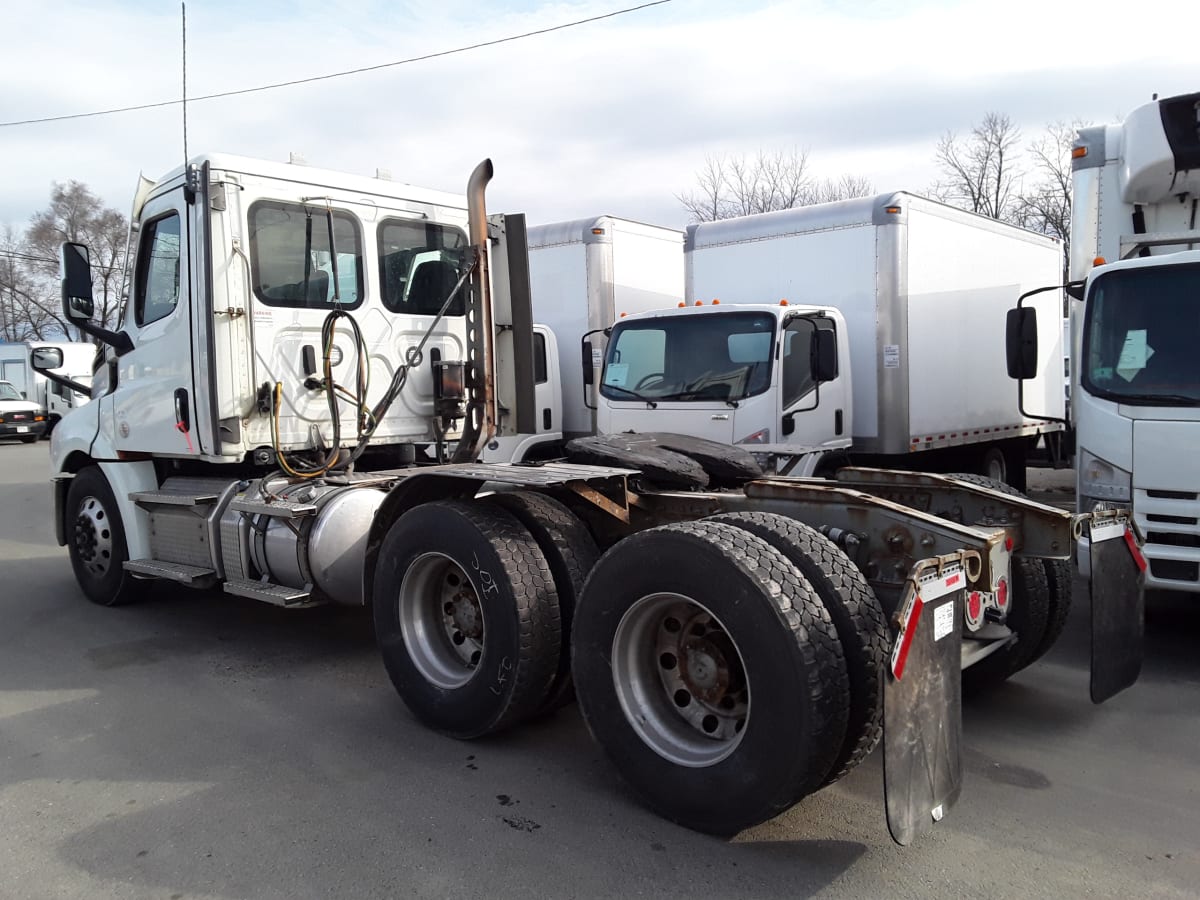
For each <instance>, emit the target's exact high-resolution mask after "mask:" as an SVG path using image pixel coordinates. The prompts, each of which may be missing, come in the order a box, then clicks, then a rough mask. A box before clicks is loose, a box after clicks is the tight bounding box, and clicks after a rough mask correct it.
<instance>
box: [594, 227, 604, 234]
mask: <svg viewBox="0 0 1200 900" xmlns="http://www.w3.org/2000/svg"><path fill="white" fill-rule="evenodd" d="M592 234H604V229H603V228H593V229H592Z"/></svg>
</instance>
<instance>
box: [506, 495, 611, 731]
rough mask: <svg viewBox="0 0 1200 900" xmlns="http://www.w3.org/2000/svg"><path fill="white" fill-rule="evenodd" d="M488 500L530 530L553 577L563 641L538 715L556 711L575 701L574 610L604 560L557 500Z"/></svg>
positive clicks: (538, 497)
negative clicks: (598, 562) (591, 577)
mask: <svg viewBox="0 0 1200 900" xmlns="http://www.w3.org/2000/svg"><path fill="white" fill-rule="evenodd" d="M490 500H491V502H493V503H495V504H496V505H498V506H500V507H503V508H504V509H506V510H508V511H509V512H510V513H512V514H513V515H514V516H515V517H516V518H517V521H519V522H520V523H521V524H522V525H524V526H525V527H526V528H528V529H529V533H530V534H531V535H533V539H534V540H535V541H537V543H538V546H539V547H540V548H541V550H542V553H543V554H545V556H546V562H547V563H548V564H549V566H550V572H551V574H552V575H553V576H554V590H555V593H557V594H558V612H559V621H560V622H561V631H562V642H561V644H560V652H559V658H558V670H557V672H556V674H555V676H554V681H553V682H552V683H551V685H550V690H549V692H548V693H547V695H546V699H545V701H543V703H542V707H541V709H540V710H539V713H549V712H553V711H554V710H556V709H559V708H561V707H563V706H566V705H567V704H568V703H570V702H571V700H572V699H574V697H575V690H574V688H573V687H572V683H571V625H572V622H573V621H574V619H575V605H576V603H577V602H578V599H579V595H580V594H582V593H583V583H584V582H585V581H586V580H587V576H588V573H589V572H591V571H592V566H594V565H595V564H596V560H597V559H599V558H600V550H599V548H597V546H596V542H595V540H593V539H592V535H591V533H590V532H589V531H588V530H587V527H586V526H585V525H584V524H583V522H581V521H580V520H579V517H578V516H576V515H575V514H574V513H573V512H571V510H569V509H567V507H566V506H565V505H563V504H562V503H560V502H559V501H557V500H555V499H554V498H553V497H548V496H546V495H545V494H535V493H533V492H531V491H513V492H512V493H500V494H495V495H494V496H492V497H491V498H490Z"/></svg>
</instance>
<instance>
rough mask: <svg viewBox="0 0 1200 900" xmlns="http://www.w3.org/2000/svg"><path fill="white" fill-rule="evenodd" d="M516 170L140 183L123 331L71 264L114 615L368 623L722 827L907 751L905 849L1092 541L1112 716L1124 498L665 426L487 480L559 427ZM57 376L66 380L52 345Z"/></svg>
mask: <svg viewBox="0 0 1200 900" xmlns="http://www.w3.org/2000/svg"><path fill="white" fill-rule="evenodd" d="M491 171H492V169H491V163H490V162H485V163H482V164H481V165H480V166H479V167H478V168H477V169H476V170H475V172H474V173H473V175H472V176H471V179H470V182H469V185H468V191H467V195H466V197H459V196H455V195H451V194H443V193H437V192H432V191H422V190H419V189H416V188H411V187H408V186H404V185H400V184H398V183H394V182H390V181H385V180H381V179H371V178H360V177H354V176H349V175H343V174H339V173H334V172H327V171H322V170H320V169H315V168H308V167H304V168H298V167H295V166H288V165H276V164H271V163H266V162H262V161H256V160H248V159H244V158H240V157H232V156H222V155H213V156H202V157H198V158H196V159H193V160H192V161H190V162H188V163H187V164H186V165H185V166H183V167H181V168H179V169H176V170H175V171H174V172H171V173H169V174H167V175H166V176H165V177H163V178H161V179H159V180H157V181H153V182H151V181H147V180H143V184H142V186H141V188H140V189H139V190H138V192H137V196H136V199H135V203H134V208H133V215H132V217H131V221H132V222H133V223H134V233H133V245H132V251H133V252H132V253H131V263H130V267H129V272H128V302H127V304H126V308H125V313H124V317H123V319H122V321H121V324H120V326H119V327H118V328H117V330H115V331H108V330H105V329H104V328H102V327H100V326H98V325H97V324H95V323H94V322H92V320H91V317H92V311H93V303H92V287H91V272H90V268H89V265H88V254H87V249H86V248H85V247H82V246H80V245H78V244H67V245H65V246H64V249H63V306H64V313H65V314H66V316H67V318H68V320H69V321H70V322H71V323H72V324H73V325H75V326H78V327H79V328H81V329H83V330H84V331H86V332H88V333H89V334H91V335H92V336H94V337H96V338H99V339H100V340H101V341H102V342H104V343H105V344H106V348H107V349H106V358H105V360H104V361H103V363H102V364H101V365H99V367H98V368H97V370H96V372H95V376H94V378H93V382H92V398H93V399H92V402H90V403H89V404H88V405H86V406H84V407H82V408H81V409H77V410H73V411H71V412H69V413H68V414H67V415H66V416H65V417H64V418H63V420H62V422H61V423H60V425H59V427H58V428H57V429H56V430H55V432H54V434H53V436H52V440H51V448H50V449H51V461H52V465H53V470H54V473H55V474H54V481H53V485H54V499H55V504H54V509H55V513H54V516H55V519H54V525H55V528H56V531H57V534H58V539H59V542H60V543H61V544H63V545H65V546H66V547H67V551H68V553H69V556H70V561H71V565H72V567H73V569H74V572H75V576H76V578H77V580H78V582H79V586H80V588H81V590H82V592H83V593H84V595H86V597H87V598H88V599H89V600H91V601H93V602H95V603H98V604H101V605H105V606H112V605H116V604H122V603H128V602H131V601H134V600H136V599H137V598H138V597H139V596H140V595H142V594H143V593H144V592H145V591H146V590H147V589H148V588H151V587H152V586H153V585H154V584H155V583H158V584H166V585H174V586H176V587H178V586H181V585H182V586H187V587H192V588H209V589H215V588H221V589H223V590H224V591H225V592H227V593H231V594H235V595H239V596H242V597H245V598H248V601H262V602H267V603H272V604H275V605H277V606H280V607H285V608H296V607H303V606H309V605H313V604H318V603H338V604H348V605H354V606H365V607H368V608H369V609H370V610H371V615H372V616H373V618H374V625H375V631H376V636H377V640H378V644H379V649H380V653H381V655H382V658H383V662H384V664H385V667H386V669H387V672H388V675H389V676H390V677H391V680H392V682H393V683H394V685H395V687H396V690H397V691H398V693H399V694H400V696H401V698H402V699H403V700H404V702H405V703H406V704H407V705H408V707H409V708H410V709H411V710H412V712H413V714H414V715H415V716H416V717H417V718H418V719H419V720H421V721H422V722H424V723H425V724H427V725H429V726H431V727H433V728H435V729H438V730H439V731H441V732H443V733H445V734H447V735H450V736H453V737H457V738H477V737H481V736H484V735H487V734H490V733H492V732H495V731H497V730H500V729H503V728H507V727H512V726H517V725H519V724H521V723H523V722H527V721H529V720H531V719H535V718H537V717H539V716H542V715H544V714H546V713H547V712H549V711H551V710H553V709H555V708H557V707H559V706H561V705H562V704H563V703H565V702H567V700H568V699H569V698H570V696H571V693H572V690H573V692H574V694H575V696H577V698H578V701H579V705H580V708H581V711H582V714H583V717H584V720H585V721H586V722H587V725H588V727H589V729H590V731H591V733H592V735H593V736H594V737H595V739H596V740H597V741H598V742H599V743H600V744H601V745H602V746H603V748H604V749H605V751H606V752H607V754H608V756H609V758H610V759H611V760H612V761H613V764H614V765H615V767H616V769H617V770H618V771H619V772H620V773H621V774H622V775H623V776H624V777H625V778H626V779H627V780H628V781H629V782H630V783H631V784H632V786H633V787H634V789H635V790H636V791H637V793H638V794H639V795H640V796H641V797H642V798H643V799H644V801H645V802H646V803H647V804H648V805H649V806H650V807H652V808H653V809H655V810H657V811H658V812H659V813H661V814H662V815H664V816H666V817H667V818H669V819H671V820H673V821H675V822H678V823H680V824H682V825H685V826H687V827H690V828H695V829H699V830H702V831H706V832H711V833H718V834H729V833H732V832H736V831H737V830H739V829H742V828H745V827H747V826H750V825H753V824H755V823H757V822H761V821H763V820H765V819H767V818H770V817H772V816H774V815H777V814H778V813H780V812H782V811H783V810H785V809H787V808H788V807H790V806H792V805H793V804H795V803H797V802H798V801H799V800H800V799H801V798H803V797H804V796H806V795H808V794H811V793H812V792H814V791H817V790H819V789H820V788H822V787H823V786H825V785H827V784H830V783H831V782H833V781H835V780H836V779H838V778H839V777H841V776H842V775H843V774H844V773H845V772H847V771H849V770H850V769H851V768H853V767H854V766H855V765H857V764H858V763H859V762H861V761H862V760H863V759H864V758H865V757H866V756H867V754H869V753H870V752H871V751H872V749H873V748H874V747H875V746H876V744H877V743H879V742H880V741H881V738H882V743H883V747H884V768H885V803H884V805H885V807H886V810H887V819H888V823H889V829H890V831H891V833H892V835H893V837H894V838H895V839H896V840H897V841H899V842H901V843H908V842H909V841H911V840H913V839H914V837H915V836H916V835H917V834H918V833H920V832H921V831H923V830H925V829H927V828H929V827H931V826H932V825H933V823H934V822H936V821H937V820H940V819H941V818H942V817H943V816H944V815H945V813H946V812H947V810H948V809H949V807H950V806H951V805H952V804H953V802H954V800H955V798H956V797H957V796H958V793H959V790H960V788H961V780H962V764H961V752H960V740H959V735H960V732H961V708H960V703H961V684H962V670H963V667H969V668H968V671H970V668H974V667H975V666H980V665H983V664H985V663H987V661H988V660H989V659H995V658H1002V657H1003V656H1004V655H1014V654H1015V655H1016V656H1019V657H1021V658H1025V657H1032V656H1033V655H1036V654H1037V653H1039V652H1041V651H1042V650H1043V649H1044V647H1043V642H1044V639H1045V628H1042V629H1041V630H1036V629H1034V628H1033V627H1031V626H1029V625H1026V624H1025V623H1027V622H1030V621H1044V620H1045V619H1046V617H1048V616H1053V615H1054V613H1053V612H1052V609H1053V603H1054V601H1053V599H1052V595H1051V594H1050V593H1049V591H1048V590H1047V588H1046V584H1045V580H1044V578H1041V577H1039V576H1038V573H1039V572H1041V569H1040V568H1038V566H1039V564H1040V562H1041V561H1042V560H1044V559H1066V558H1067V557H1069V556H1070V554H1071V552H1072V546H1073V540H1074V537H1075V535H1076V534H1077V533H1078V531H1079V530H1080V529H1081V528H1082V527H1083V526H1084V525H1085V524H1086V525H1087V526H1088V527H1090V529H1091V534H1092V536H1093V545H1092V555H1093V571H1094V572H1095V571H1098V570H1100V569H1103V570H1104V571H1105V572H1107V573H1108V577H1106V578H1104V579H1101V580H1098V581H1097V582H1096V597H1095V601H1096V605H1097V607H1098V608H1099V609H1101V610H1103V611H1104V612H1105V617H1104V618H1103V621H1102V622H1101V627H1099V628H1098V629H1097V630H1096V631H1095V632H1094V634H1093V644H1094V652H1095V661H1094V665H1093V699H1097V700H1099V699H1103V698H1105V697H1107V696H1110V695H1111V694H1113V693H1115V692H1116V691H1119V690H1121V689H1122V688H1124V687H1126V686H1127V685H1129V684H1131V683H1132V682H1133V681H1134V680H1135V679H1136V677H1137V674H1138V665H1139V661H1140V652H1141V647H1140V642H1139V641H1138V640H1137V635H1136V634H1133V633H1131V632H1129V631H1128V630H1127V629H1125V628H1124V627H1123V626H1124V622H1125V619H1126V617H1127V613H1128V611H1129V610H1132V609H1137V608H1139V607H1138V603H1139V600H1138V598H1139V597H1140V585H1139V582H1138V569H1137V566H1136V564H1135V560H1136V558H1137V553H1138V550H1137V544H1136V541H1128V542H1127V541H1126V540H1123V539H1121V538H1124V537H1126V536H1127V535H1128V531H1127V525H1126V519H1125V515H1124V513H1123V512H1121V511H1120V510H1104V511H1100V512H1097V513H1094V514H1091V515H1089V516H1088V517H1086V521H1085V520H1084V519H1082V518H1080V517H1076V516H1072V515H1070V514H1068V513H1065V512H1062V511H1059V510H1056V509H1052V508H1049V507H1045V506H1041V505H1039V504H1037V503H1033V502H1030V501H1028V500H1026V499H1024V498H1021V497H1015V496H1011V495H1008V494H1005V493H1002V492H997V491H994V490H990V489H988V488H987V487H984V486H981V485H972V484H965V483H962V482H958V481H955V480H953V479H949V478H945V477H940V476H936V475H924V474H914V473H905V472H887V471H877V470H863V469H860V470H850V469H848V470H843V471H841V472H839V473H838V475H837V478H836V479H828V480H823V479H789V478H763V477H761V473H760V472H757V471H756V467H755V466H754V464H753V461H750V462H747V460H746V459H745V458H744V456H743V455H741V451H738V450H736V449H733V448H729V447H727V446H724V447H716V448H714V447H712V446H710V445H708V444H705V443H703V442H698V441H695V440H694V439H693V440H691V441H690V442H689V440H688V439H674V438H671V437H670V436H663V437H662V438H661V440H660V441H658V443H656V444H654V445H643V446H641V447H640V448H637V449H636V451H629V450H625V451H621V449H620V448H614V449H613V450H612V452H611V453H609V454H608V455H607V456H605V455H604V454H603V452H602V451H599V450H597V451H595V452H596V453H598V454H599V455H601V457H602V458H603V459H604V460H607V464H605V465H591V464H585V463H584V462H583V461H581V460H579V459H569V460H567V461H565V462H546V463H539V464H530V465H513V464H489V463H481V462H478V461H477V460H478V459H479V457H480V455H481V452H482V451H483V449H484V448H485V447H486V446H487V444H488V443H489V442H490V441H492V440H493V439H495V438H496V437H505V436H508V435H520V434H532V433H534V432H535V431H536V427H535V426H536V423H535V422H531V421H529V420H528V417H529V416H530V414H531V413H532V412H533V410H534V409H535V407H534V405H533V404H532V403H531V402H530V398H531V397H532V396H533V393H534V391H533V386H534V381H535V379H534V365H533V358H534V355H533V351H532V347H531V344H532V340H531V336H532V334H533V327H532V323H531V313H530V301H529V292H528V287H527V285H528V277H527V272H526V252H525V246H524V221H523V218H522V217H520V216H496V217H490V218H489V217H488V216H487V214H486V212H485V208H484V191H485V186H486V184H487V182H488V181H489V179H490V177H491ZM33 360H34V363H35V365H36V367H37V368H38V369H39V370H42V371H46V372H47V377H50V378H52V379H53V378H61V376H58V375H56V374H54V373H53V372H52V371H51V370H53V369H54V368H55V366H56V365H58V364H60V363H61V362H62V360H61V359H60V358H59V352H58V351H57V350H56V349H55V348H42V349H35V350H34V351H33ZM820 371H821V370H819V369H818V374H820ZM668 445H669V446H668ZM672 447H674V448H676V449H671V448H672ZM680 450H682V451H683V452H682V454H681V453H680V452H679V451H680ZM684 470H686V471H687V472H689V473H690V475H689V477H690V478H691V479H692V481H691V483H688V484H685V485H683V486H680V485H679V483H678V482H677V481H672V480H671V479H672V477H674V476H677V475H678V473H679V472H680V471H684ZM756 476H757V477H756ZM1103 535H1111V539H1110V540H1103V541H1101V540H1099V537H1100V536H1103ZM1035 632H1036V633H1035ZM1035 638H1036V639H1035ZM1010 668H1011V666H1010V665H1009V663H1006V664H1005V666H1004V667H1003V669H1002V670H1001V671H1000V677H1002V676H1003V673H1004V672H1005V671H1007V670H1009V669H1010Z"/></svg>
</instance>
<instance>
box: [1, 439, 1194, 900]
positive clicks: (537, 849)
mask: <svg viewBox="0 0 1200 900" xmlns="http://www.w3.org/2000/svg"><path fill="white" fill-rule="evenodd" d="M1054 474H1055V477H1066V476H1062V475H1061V473H1054ZM48 475H49V466H48V462H47V459H46V445H45V444H44V443H42V444H39V445H33V446H26V445H21V444H16V443H0V897H3V898H41V897H46V898H50V897H53V898H107V897H120V898H172V900H181V898H185V897H187V898H201V897H204V898H260V897H261V898H289V900H296V898H309V897H313V898H316V897H399V896H404V897H409V896H416V897H489V898H495V897H523V898H527V897H554V898H558V897H627V896H649V897H685V896H686V897H696V896H707V897H760V896H761V897H768V896H769V897H782V896H788V897H808V896H820V897H852V898H860V897H889V898H892V897H947V898H950V897H953V898H961V897H1014V898H1015V897H1020V898H1027V897H1055V898H1059V897H1080V896H1088V897H1114V898H1115V897H1120V898H1134V897H1136V898H1141V897H1195V896H1197V894H1198V892H1200V749H1198V748H1200V654H1198V653H1197V652H1196V647H1197V642H1198V641H1200V597H1195V598H1188V597H1169V598H1151V601H1150V616H1149V621H1148V625H1147V658H1146V662H1145V666H1144V670H1143V676H1142V679H1141V681H1140V682H1139V683H1138V684H1137V685H1135V686H1134V687H1133V688H1131V689H1130V690H1128V691H1126V692H1125V693H1123V694H1121V695H1119V696H1117V697H1116V698H1114V699H1113V700H1111V701H1109V702H1108V703H1107V704H1105V705H1103V706H1100V707H1094V706H1092V705H1091V703H1090V702H1089V701H1088V688H1087V666H1088V639H1087V614H1088V608H1087V593H1086V586H1085V585H1083V584H1081V583H1077V585H1076V601H1075V606H1074V609H1073V612H1072V615H1071V618H1070V621H1069V623H1068V626H1067V631H1066V634H1065V635H1064V638H1063V639H1062V641H1061V642H1060V643H1059V644H1058V645H1057V646H1056V647H1055V648H1054V649H1053V650H1052V651H1051V652H1050V653H1049V655H1048V656H1047V657H1046V658H1045V659H1044V660H1042V661H1041V662H1039V663H1037V664H1035V665H1034V666H1032V667H1031V668H1029V669H1027V670H1026V671H1024V672H1022V673H1020V674H1019V675H1018V676H1016V677H1015V678H1013V679H1012V680H1011V682H1009V683H1008V684H1007V685H1005V686H1003V687H1002V688H1001V689H999V690H996V691H994V692H992V693H990V694H988V695H986V696H984V697H981V698H976V699H974V700H972V701H971V702H969V703H968V704H967V706H966V708H965V710H964V740H965V747H966V756H965V762H966V771H967V774H966V783H965V786H964V790H963V794H962V798H961V800H960V801H959V803H958V805H957V806H956V807H955V808H953V809H952V810H951V811H950V813H949V814H948V815H947V817H946V819H945V820H944V821H943V822H941V823H940V824H939V825H938V826H937V828H936V829H935V830H934V832H933V833H932V834H930V835H928V836H926V837H924V838H922V839H920V840H918V841H917V843H916V844H914V845H913V846H910V847H907V848H900V847H897V846H895V845H893V844H892V843H891V841H890V839H889V837H888V834H887V829H886V826H885V824H884V818H883V806H882V802H883V801H882V778H881V772H880V764H879V754H878V753H876V754H874V755H873V756H872V757H871V758H870V759H869V760H868V761H867V763H866V764H864V765H863V766H862V767H860V768H859V769H858V770H856V771H855V772H853V773H852V774H851V775H850V776H849V777H847V778H846V779H844V780H843V781H841V782H839V783H838V784H836V785H834V786H832V787H830V788H827V789H826V790H824V791H822V792H820V793H818V794H816V795H814V796H812V797H810V798H808V799H806V800H805V801H803V802H802V803H800V804H799V805H797V806H796V807H794V808H793V809H791V810H790V811H788V812H787V813H785V814H784V815H782V816H780V817H779V818H777V819H775V820H773V821H771V822H769V823H767V824H765V825H762V826H759V827H757V828H754V829H752V830H750V831H747V832H744V833H743V834H741V835H739V836H738V837H737V838H735V839H734V840H732V841H723V840H718V839H714V838H710V837H705V836H703V835H699V834H695V833H692V832H689V831H686V830H684V829H682V828H679V827H676V826H674V825H672V824H670V823H668V822H665V821H663V820H661V819H659V818H657V817H656V816H654V815H653V814H651V813H650V812H648V811H647V810H645V809H644V808H642V807H641V806H640V805H639V804H638V802H637V800H636V799H635V798H634V797H633V796H632V795H631V794H630V792H629V791H628V790H627V789H626V788H625V787H624V786H623V785H622V784H621V782H620V779H619V778H618V776H617V775H616V773H615V771H614V770H613V769H612V767H611V766H610V765H609V764H608V763H607V762H606V760H605V759H604V758H603V756H602V754H601V753H600V751H599V750H598V748H597V747H596V746H595V745H594V744H593V743H592V742H591V739H590V738H589V736H588V734H587V731H586V729H585V728H584V726H583V723H582V721H581V719H580V717H579V714H578V712H577V711H576V709H575V708H574V707H573V706H572V707H568V708H567V709H565V710H563V711H562V712H560V713H558V714H556V715H555V716H553V717H552V718H550V719H547V720H545V721H542V722H538V723H535V724H532V725H528V726H525V727H523V728H520V729H518V730H516V731H514V732H511V733H508V734H505V735H502V736H499V737H496V738H494V739H489V740H482V741H476V742H471V743H464V742H459V741H455V740H451V739H449V738H445V737H441V736H439V735H437V734H434V733H432V732H430V731H428V730H426V729H425V728H423V727H422V726H421V725H420V724H419V723H417V722H416V721H415V720H414V719H413V717H412V716H411V715H410V714H409V713H408V711H407V710H406V708H405V707H404V705H403V704H402V703H401V701H400V700H399V698H398V697H397V696H396V694H395V693H394V691H393V689H392V687H391V684H390V683H389V681H388V679H387V676H386V674H385V672H384V669H383V665H382V663H381V662H380V660H379V658H378V655H377V653H376V650H375V647H374V640H373V636H372V633H371V624H370V620H369V617H368V616H367V615H366V614H364V613H363V612H362V611H359V610H352V609H339V608H317V609H311V610H293V611H288V610H282V609H277V608H274V607H270V606H266V605H262V604H259V603H256V602H254V601H252V600H247V599H241V598H236V597H232V596H229V595H225V594H223V593H220V592H215V591H208V592H203V593H197V592H192V591H189V590H187V589H184V588H177V587H174V586H171V585H160V586H158V587H157V589H156V590H155V592H154V593H153V595H152V597H151V598H150V599H149V600H148V601H147V602H145V603H142V604H140V605H137V606H132V607H125V608H119V609H103V608H100V607H96V606H93V605H91V604H89V603H88V602H87V601H86V600H84V598H83V597H82V595H81V594H80V592H79V591H78V589H77V588H76V586H75V582H74V579H73V577H72V574H71V568H70V564H69V562H68V560H67V553H66V551H65V549H63V548H60V547H57V546H56V545H55V544H54V540H53V529H52V526H51V523H50V510H51V502H50V501H51V497H50V490H49V487H48V483H47V477H48ZM1068 483H1069V482H1068ZM1035 490H1041V488H1040V487H1037V486H1035ZM1047 490H1051V491H1052V490H1055V488H1054V486H1053V485H1051V487H1050V488H1048V489H1047ZM1067 490H1068V491H1069V487H1068V488H1067ZM1045 496H1046V497H1050V494H1046V495H1045ZM1068 500H1069V497H1068Z"/></svg>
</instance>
